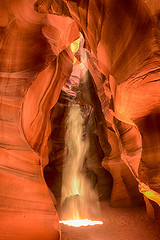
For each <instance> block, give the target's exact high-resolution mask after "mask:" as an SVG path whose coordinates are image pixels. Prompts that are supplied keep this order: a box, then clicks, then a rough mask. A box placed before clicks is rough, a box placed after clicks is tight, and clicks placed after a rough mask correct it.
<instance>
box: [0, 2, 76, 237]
mask: <svg viewBox="0 0 160 240" xmlns="http://www.w3.org/2000/svg"><path fill="white" fill-rule="evenodd" d="M34 2H35V1H32V0H30V1H12V2H8V1H1V3H0V15H1V22H0V49H1V50H0V80H1V81H0V153H1V158H0V172H1V173H0V239H1V240H4V239H5V240H10V239H12V240H13V239H16V240H25V239H26V240H28V239H30V240H36V239H37V240H41V239H46V240H51V239H52V240H53V239H55V240H56V239H57V240H58V239H59V238H60V228H59V219H58V215H57V213H56V210H55V207H54V204H55V199H54V196H53V195H52V193H51V192H50V191H49V189H48V187H47V185H46V183H45V180H44V177H43V167H44V166H45V165H46V164H47V163H48V147H47V141H48V137H49V134H50V110H51V108H52V107H53V106H54V105H55V103H56V101H57V99H58V97H59V94H60V91H61V88H62V86H63V84H64V82H65V81H66V79H68V77H69V76H70V73H71V71H72V61H73V56H72V53H71V51H70V49H69V48H68V47H69V46H70V44H71V42H73V41H74V40H75V39H76V38H77V37H78V28H77V26H76V24H75V23H74V22H73V20H71V19H69V18H65V22H64V18H63V17H62V18H61V17H57V16H49V15H47V14H39V13H36V12H35V10H34ZM58 18H59V19H58ZM66 32H67V33H68V32H69V33H70V34H69V35H68V37H67V38H66ZM64 35H65V37H64Z"/></svg>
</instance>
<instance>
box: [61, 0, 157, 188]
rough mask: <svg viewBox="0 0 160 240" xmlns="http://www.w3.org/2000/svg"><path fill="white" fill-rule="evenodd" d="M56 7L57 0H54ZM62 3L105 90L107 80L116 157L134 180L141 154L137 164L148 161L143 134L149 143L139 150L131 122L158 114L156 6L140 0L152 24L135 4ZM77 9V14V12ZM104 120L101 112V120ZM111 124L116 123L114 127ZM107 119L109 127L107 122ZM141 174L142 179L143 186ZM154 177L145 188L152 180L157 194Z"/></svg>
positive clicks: (138, 134) (137, 131) (138, 133)
mask: <svg viewBox="0 0 160 240" xmlns="http://www.w3.org/2000/svg"><path fill="white" fill-rule="evenodd" d="M59 2H61V1H60V0H59ZM65 2H66V4H67V6H68V9H69V11H70V14H71V15H72V17H73V19H74V20H75V21H76V22H77V24H78V25H79V26H80V28H82V30H83V33H84V34H85V37H86V40H87V42H88V44H89V46H90V48H91V49H92V53H93V54H94V56H95V57H96V58H97V60H98V64H99V68H100V71H101V72H102V73H103V74H104V75H105V76H106V85H107V84H108V78H109V86H110V90H111V94H112V97H111V99H112V101H113V108H112V109H113V112H112V115H113V116H114V119H115V121H114V124H112V127H113V129H114V130H115V132H116V134H117V137H118V139H119V144H120V149H121V155H122V156H121V157H122V159H123V160H125V162H126V163H127V165H128V166H129V167H130V169H131V170H132V172H133V174H134V175H135V176H136V178H137V180H138V181H140V179H139V176H138V168H140V169H139V171H141V152H142V156H143V162H144V163H145V164H146V162H147V161H148V159H149V158H148V157H147V155H148V154H152V150H151V148H150V147H149V145H150V142H151V141H152V135H151V134H148V135H147V138H150V141H146V140H145V146H144V145H143V133H144V131H141V129H142V128H139V125H137V126H136V125H135V124H138V123H137V122H138V120H137V118H140V117H141V118H143V117H144V116H147V115H150V114H153V113H157V114H158V113H159V111H160V108H159V94H160V91H159V89H160V84H159V78H160V72H159V62H160V58H159V43H158V42H159V40H158V36H159V35H158V32H159V27H158V26H159V25H158V24H157V23H158V21H157V19H159V18H158V12H159V4H158V3H157V2H156V1H154V2H153V3H151V1H146V2H147V4H148V6H149V7H150V8H151V11H152V13H153V14H154V19H155V21H153V18H152V13H151V12H149V10H148V9H147V5H146V4H145V3H144V1H141V0H139V1H133V0H130V1H127V3H126V1H118V0H114V1H97V0H95V1H92V2H91V1H89V0H88V1H86V0H80V1H65ZM80 9H83V12H82V11H81V10H80ZM94 12H96V16H94V17H93V13H94ZM117 12H118V15H117ZM99 20H100V21H99ZM109 74H110V75H112V78H110V77H109ZM96 85H97V83H96ZM101 85H102V83H101ZM97 89H98V91H99V93H98V95H99V96H100V91H101V93H102V90H103V88H101V89H102V90H100V85H99V86H98V85H97ZM103 91H104V90H103ZM100 101H101V103H102V111H103V112H105V109H107V107H105V108H104V102H102V99H101V98H100ZM108 107H109V104H108ZM108 115H109V114H108V111H107V113H106V114H105V118H106V120H107V119H108ZM116 119H118V120H119V121H121V123H120V125H119V123H117V121H116ZM110 120H111V121H110V122H112V119H110ZM156 121H157V120H156ZM141 125H142V122H141ZM120 128H122V129H121V130H122V132H123V134H121V130H120ZM127 129H128V130H127ZM125 131H126V132H125ZM145 138H146V137H145ZM126 141H127V142H126ZM146 144H147V145H146ZM156 145H157V144H156ZM132 146H133V148H132ZM142 147H143V149H144V154H143V151H142ZM157 147H158V148H156V149H154V152H155V153H154V156H156V158H157V157H158V156H159V146H157ZM145 149H146V150H145ZM147 149H150V150H151V152H150V153H149V151H148V153H147ZM148 156H149V155H148ZM158 158H159V157H158ZM158 158H157V159H158ZM157 161H158V160H156V161H155V165H154V163H153V165H154V168H155V166H156V164H157V163H156V162H157ZM147 171H150V172H151V170H149V167H147ZM147 171H146V172H144V176H143V181H145V182H146V178H147ZM158 175H159V174H158ZM141 176H142V175H141ZM156 176H157V173H156V172H155V171H154V172H153V173H152V177H151V174H150V177H151V178H150V180H148V181H147V182H146V183H147V184H151V182H152V181H155V184H154V185H157V191H159V187H158V181H159V176H158V177H156ZM151 179H154V180H151ZM150 186H151V185H150ZM152 186H153V184H152Z"/></svg>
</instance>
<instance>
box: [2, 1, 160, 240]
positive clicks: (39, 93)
mask: <svg viewBox="0 0 160 240" xmlns="http://www.w3.org/2000/svg"><path fill="white" fill-rule="evenodd" d="M159 11H160V6H159V1H158V0H157V1H156V0H154V1H150V0H146V1H143V0H136V1H135V0H128V1H127V0H120V1H119V0H108V1H104V0H93V1H90V0H77V1H75V0H64V1H62V0H57V1H52V0H46V1H44V0H38V1H37V2H36V3H35V1H34V0H29V1H28V0H13V1H10V2H9V1H7V0H6V1H5V0H4V1H1V2H0V13H1V14H0V16H1V21H0V49H1V51H0V79H1V81H0V96H1V101H0V129H1V131H0V152H1V160H0V164H1V165H0V166H1V173H0V181H1V185H0V198H1V200H0V210H1V218H0V239H2V240H4V239H5V240H10V239H12V240H13V239H19V240H22V239H23V240H24V239H31V240H32V239H33V240H35V239H38V240H41V239H46V240H47V239H48V240H49V239H55V240H56V239H59V235H60V233H59V223H58V216H57V213H56V210H55V208H54V204H55V199H54V196H52V193H51V192H50V191H49V190H48V187H47V185H46V183H45V181H44V177H43V167H45V166H46V165H47V164H48V154H49V152H48V138H49V135H50V133H51V124H50V117H51V111H52V108H53V106H54V105H55V104H56V102H57V100H58V98H59V95H60V91H61V89H62V87H63V85H64V83H65V82H66V80H67V79H68V78H69V76H70V74H71V71H72V62H73V54H72V53H71V51H70V48H69V46H70V44H71V42H73V41H74V40H75V39H76V38H78V36H79V33H78V28H77V25H76V23H77V24H78V26H79V29H80V30H81V31H82V33H83V34H84V36H85V40H86V46H87V47H88V54H87V56H88V66H87V67H88V69H89V71H90V74H91V75H92V81H93V85H92V87H90V88H91V89H93V88H94V89H95V94H94V98H95V99H97V100H96V101H97V102H94V101H93V99H91V98H90V97H87V104H90V105H91V106H92V107H94V111H95V119H96V127H97V130H96V131H97V134H98V138H99V141H100V144H101V148H102V150H103V153H104V159H103V161H102V165H103V166H104V167H105V168H106V169H107V170H109V171H110V173H111V174H112V176H113V180H114V184H113V189H112V195H111V203H112V205H114V206H117V205H121V203H122V201H123V203H124V202H125V203H126V204H125V205H127V206H128V205H130V204H131V203H133V199H135V197H136V198H137V199H138V200H137V202H138V201H139V194H138V192H137V189H138V188H137V183H136V182H135V179H136V180H137V182H138V183H139V189H140V192H142V193H143V194H144V195H145V196H146V197H147V199H151V200H153V201H155V202H157V203H158V204H159V199H160V197H159V195H160V185H159V182H160V171H159V170H160V163H159V155H160V139H159V131H160V128H159V125H160V124H159V114H160V104H159V103H160V101H159V98H160V84H159V78H160V58H159V47H160V44H159V36H160V33H159ZM95 13H96V14H95ZM55 14H58V15H60V16H56V15H55ZM65 16H68V17H65ZM73 20H74V21H75V22H76V23H75V22H74V21H73ZM86 52H87V51H86ZM101 73H103V75H102V74H101ZM86 95H87V94H86ZM58 106H59V107H60V104H59V103H58V104H57V105H56V107H55V109H54V110H53V112H54V114H55V115H54V114H53V115H52V117H51V119H52V118H53V119H54V117H56V114H59V112H58V113H56V108H57V107H58ZM102 113H103V114H102ZM52 130H53V128H52ZM62 132H63V131H62ZM94 134H95V133H94ZM90 137H91V138H92V140H93V137H95V135H94V136H93V135H92V134H91V135H90ZM51 138H52V136H51ZM52 140H53V139H52ZM95 142H96V140H95V141H93V142H92V147H93V146H94V144H95ZM50 147H51V145H50ZM92 147H91V152H94V151H93V148H92ZM97 149H98V148H97ZM99 149H100V148H99ZM50 151H52V150H51V149H50ZM95 154H96V153H95ZM62 155H63V154H62ZM115 156H116V158H115ZM89 158H90V165H92V163H93V162H94V161H95V162H96V161H97V160H95V159H94V156H93V155H92V154H91V153H90V154H89ZM96 158H97V159H99V158H100V154H97V156H96ZM55 161H57V163H56V164H58V160H57V156H56V157H55ZM122 161H123V162H122ZM124 162H125V164H126V165H125V164H124ZM95 165H96V163H95V164H94V166H95ZM126 166H127V167H126ZM94 170H95V171H97V174H98V172H99V171H101V170H100V167H99V166H98V167H97V168H96V167H95V169H94ZM129 170H130V171H129ZM131 173H132V175H131ZM133 176H134V177H135V179H134V178H133ZM115 183H117V184H119V186H120V188H121V189H123V193H124V195H123V196H122V195H121V196H120V195H119V192H118V191H117V190H116V191H115V187H116V184H115ZM131 188H132V189H134V190H132V191H131ZM124 196H125V197H124ZM120 199H121V200H122V201H121V202H120ZM146 204H147V207H148V209H149V208H150V209H152V207H153V208H154V209H156V208H157V205H156V206H155V205H154V203H153V202H151V203H150V202H148V200H146ZM149 204H151V205H149ZM131 205H132V204H131ZM148 211H149V210H148Z"/></svg>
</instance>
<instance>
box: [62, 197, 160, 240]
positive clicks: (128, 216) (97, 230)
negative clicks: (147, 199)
mask: <svg viewBox="0 0 160 240" xmlns="http://www.w3.org/2000/svg"><path fill="white" fill-rule="evenodd" d="M100 203H101V209H102V221H103V225H95V226H88V227H77V228H76V227H69V226H67V225H64V224H61V234H62V239H61V240H85V239H86V240H142V239H144V240H158V239H159V237H160V227H159V224H160V222H158V221H152V220H151V219H149V218H148V217H147V215H146V212H145V208H144V207H136V208H111V207H110V206H109V203H108V202H106V201H103V202H100Z"/></svg>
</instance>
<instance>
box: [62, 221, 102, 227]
mask: <svg viewBox="0 0 160 240" xmlns="http://www.w3.org/2000/svg"><path fill="white" fill-rule="evenodd" d="M60 223H63V224H65V225H68V226H71V227H87V226H94V225H97V224H98V225H102V224H103V222H102V221H92V220H89V219H80V220H65V221H60Z"/></svg>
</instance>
